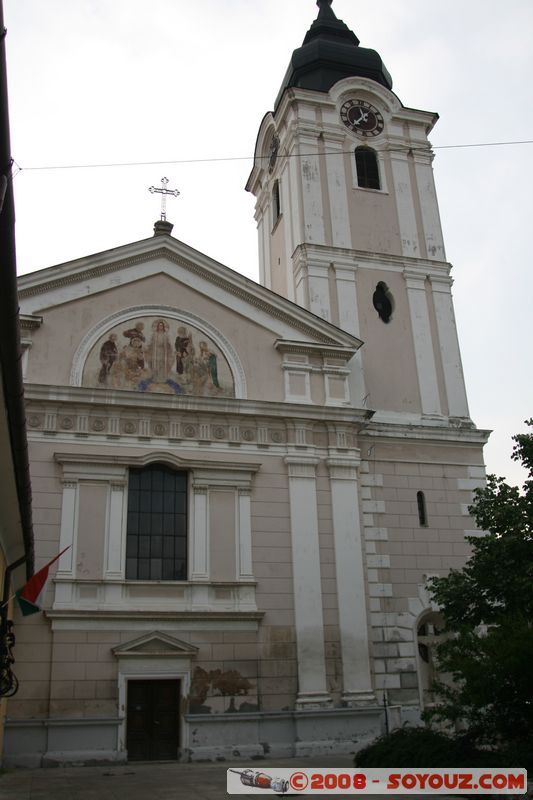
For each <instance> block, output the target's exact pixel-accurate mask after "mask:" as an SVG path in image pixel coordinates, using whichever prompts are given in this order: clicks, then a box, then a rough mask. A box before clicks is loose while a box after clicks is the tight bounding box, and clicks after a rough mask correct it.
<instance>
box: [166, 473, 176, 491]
mask: <svg viewBox="0 0 533 800" xmlns="http://www.w3.org/2000/svg"><path fill="white" fill-rule="evenodd" d="M163 489H164V490H165V492H173V491H174V474H173V473H172V472H165V475H164V481H163Z"/></svg>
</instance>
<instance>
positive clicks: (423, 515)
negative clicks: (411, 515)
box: [416, 492, 428, 528]
mask: <svg viewBox="0 0 533 800" xmlns="http://www.w3.org/2000/svg"><path fill="white" fill-rule="evenodd" d="M416 504H417V506H418V522H419V524H420V527H421V528H427V526H428V513H427V509H426V498H425V496H424V492H417V493H416Z"/></svg>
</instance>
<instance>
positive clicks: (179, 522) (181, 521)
mask: <svg viewBox="0 0 533 800" xmlns="http://www.w3.org/2000/svg"><path fill="white" fill-rule="evenodd" d="M174 532H175V534H176V536H185V535H186V533H187V521H186V519H185V517H184V516H181V515H180V516H179V517H175V518H174Z"/></svg>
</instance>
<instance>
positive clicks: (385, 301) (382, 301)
mask: <svg viewBox="0 0 533 800" xmlns="http://www.w3.org/2000/svg"><path fill="white" fill-rule="evenodd" d="M372 303H373V304H374V308H375V309H376V311H377V312H378V315H379V318H380V319H381V320H382V321H383V322H390V321H391V319H392V312H393V311H394V297H393V296H392V292H391V291H390V290H389V287H388V286H387V284H386V283H385V282H384V281H380V282H379V283H378V285H377V286H376V290H375V292H374V294H373V295H372Z"/></svg>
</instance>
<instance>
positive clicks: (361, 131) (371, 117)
mask: <svg viewBox="0 0 533 800" xmlns="http://www.w3.org/2000/svg"><path fill="white" fill-rule="evenodd" d="M341 119H342V121H343V122H344V124H345V125H346V127H347V128H349V130H351V131H353V132H354V133H357V134H358V135H359V136H365V137H367V138H371V137H373V136H379V134H380V133H381V132H382V131H383V127H384V122H383V117H382V115H381V112H380V111H378V109H377V108H375V107H374V106H372V105H370V103H367V102H366V100H347V101H346V102H345V103H343V105H342V106H341Z"/></svg>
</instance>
